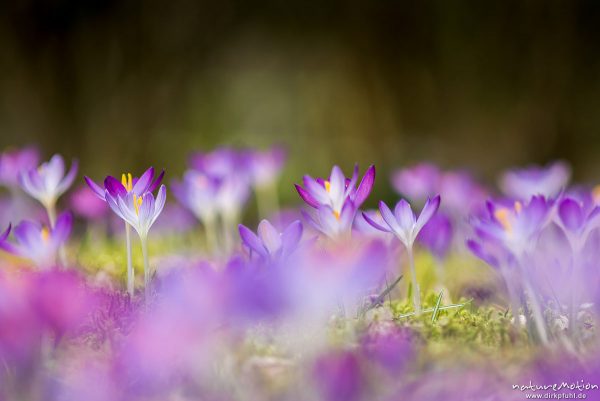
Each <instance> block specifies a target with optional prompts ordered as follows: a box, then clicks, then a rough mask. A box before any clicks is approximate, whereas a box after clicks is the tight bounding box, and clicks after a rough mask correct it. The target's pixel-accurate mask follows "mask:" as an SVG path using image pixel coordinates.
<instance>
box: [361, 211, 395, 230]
mask: <svg viewBox="0 0 600 401" xmlns="http://www.w3.org/2000/svg"><path fill="white" fill-rule="evenodd" d="M362 215H363V218H364V219H365V220H366V221H367V223H369V224H370V225H372V226H373V227H374V228H376V229H378V230H379V231H383V232H386V233H389V232H391V230H390V229H389V228H386V227H384V226H382V225H380V224H379V223H377V222H376V221H375V220H373V219H371V218H370V217H369V215H367V214H366V213H365V212H363V213H362Z"/></svg>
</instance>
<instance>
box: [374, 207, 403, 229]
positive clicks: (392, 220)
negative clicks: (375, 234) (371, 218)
mask: <svg viewBox="0 0 600 401" xmlns="http://www.w3.org/2000/svg"><path fill="white" fill-rule="evenodd" d="M379 213H381V217H383V220H384V221H385V222H386V223H387V225H388V226H389V227H390V229H391V230H392V231H393V232H394V233H396V234H398V233H400V232H403V229H402V227H400V225H399V224H398V221H396V216H394V213H392V211H391V210H390V208H389V207H388V205H386V204H385V203H384V202H383V201H379Z"/></svg>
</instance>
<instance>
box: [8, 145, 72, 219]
mask: <svg viewBox="0 0 600 401" xmlns="http://www.w3.org/2000/svg"><path fill="white" fill-rule="evenodd" d="M77 166H78V164H77V160H74V161H73V163H71V168H70V169H69V171H68V172H67V173H66V174H65V162H64V160H63V158H62V156H60V155H54V156H52V158H51V159H50V161H49V162H46V163H42V165H40V166H39V167H38V168H32V169H29V170H26V171H22V172H21V173H20V174H19V183H20V184H21V188H23V190H24V191H25V192H27V193H28V194H29V195H30V196H32V197H33V198H35V199H37V200H38V201H39V202H40V203H41V204H42V205H44V207H45V208H46V209H47V210H48V214H49V217H50V224H51V225H54V221H53V220H54V216H53V215H52V214H53V213H54V208H55V205H56V201H57V199H58V198H59V197H60V196H61V195H62V194H63V193H64V192H65V191H66V190H67V189H69V187H70V186H71V184H73V180H74V179H75V176H76V174H77Z"/></svg>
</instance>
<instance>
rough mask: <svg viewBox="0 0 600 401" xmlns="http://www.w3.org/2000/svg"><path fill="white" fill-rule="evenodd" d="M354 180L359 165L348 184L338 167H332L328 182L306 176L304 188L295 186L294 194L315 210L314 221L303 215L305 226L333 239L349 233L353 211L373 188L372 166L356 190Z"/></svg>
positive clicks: (353, 215)
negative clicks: (295, 192) (295, 191)
mask: <svg viewBox="0 0 600 401" xmlns="http://www.w3.org/2000/svg"><path fill="white" fill-rule="evenodd" d="M357 180H358V165H357V166H355V168H354V173H353V174H352V178H350V179H349V180H348V179H346V177H345V176H344V173H343V172H342V169H341V168H339V167H338V166H333V169H332V170H331V175H330V176H329V180H323V179H321V178H318V179H314V178H312V177H310V176H308V175H305V176H304V178H303V183H304V187H301V186H300V185H296V190H297V191H298V194H299V195H300V197H301V198H302V200H304V202H306V203H307V204H308V205H309V206H311V207H313V208H315V209H317V210H316V213H315V217H313V216H311V215H310V214H308V213H303V214H304V216H305V218H306V219H307V220H308V222H309V223H310V224H311V225H312V226H314V227H315V228H316V229H317V230H319V231H321V232H322V233H324V234H325V235H327V236H329V237H332V238H336V237H340V236H341V235H343V234H345V233H349V232H350V230H351V228H352V223H353V221H354V217H355V215H356V211H357V210H358V208H359V207H360V205H362V203H363V202H364V201H365V200H366V199H367V196H369V193H370V192H371V189H372V188H373V183H374V181H375V166H370V167H369V168H368V169H367V171H366V172H365V175H364V176H363V178H362V180H361V182H360V184H359V185H358V187H357V186H356V182H357Z"/></svg>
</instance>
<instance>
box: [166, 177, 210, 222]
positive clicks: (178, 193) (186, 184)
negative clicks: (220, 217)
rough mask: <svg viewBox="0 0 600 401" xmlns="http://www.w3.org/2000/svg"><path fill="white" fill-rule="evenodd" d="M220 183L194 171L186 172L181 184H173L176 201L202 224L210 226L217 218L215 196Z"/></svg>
mask: <svg viewBox="0 0 600 401" xmlns="http://www.w3.org/2000/svg"><path fill="white" fill-rule="evenodd" d="M220 183H221V181H220V180H219V179H216V178H211V177H209V176H207V175H206V174H204V173H201V172H199V171H196V170H188V171H186V172H185V174H184V175H183V180H182V181H181V182H174V183H173V185H172V189H173V193H174V194H175V197H176V198H177V200H178V201H179V202H180V203H181V204H182V205H183V206H185V207H186V208H187V209H188V210H190V211H191V212H192V213H193V214H194V216H196V218H198V219H199V220H200V221H202V222H203V223H204V224H209V225H212V223H213V222H214V221H215V219H216V218H217V214H218V210H219V204H218V202H217V194H218V191H219V187H220Z"/></svg>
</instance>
